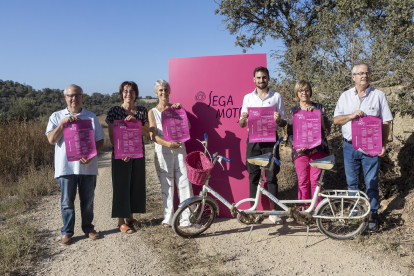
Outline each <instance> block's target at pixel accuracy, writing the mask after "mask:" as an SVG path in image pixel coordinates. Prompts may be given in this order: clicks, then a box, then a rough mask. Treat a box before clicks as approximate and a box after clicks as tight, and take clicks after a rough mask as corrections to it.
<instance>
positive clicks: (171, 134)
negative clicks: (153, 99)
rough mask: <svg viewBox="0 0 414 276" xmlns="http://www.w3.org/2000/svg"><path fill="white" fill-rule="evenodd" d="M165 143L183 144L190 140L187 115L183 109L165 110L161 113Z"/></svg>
mask: <svg viewBox="0 0 414 276" xmlns="http://www.w3.org/2000/svg"><path fill="white" fill-rule="evenodd" d="M161 121H162V132H163V135H164V139H165V141H168V142H180V143H184V142H185V141H187V140H190V130H189V128H188V121H187V114H186V112H185V109H184V108H171V107H170V108H167V109H166V110H164V111H163V112H162V113H161Z"/></svg>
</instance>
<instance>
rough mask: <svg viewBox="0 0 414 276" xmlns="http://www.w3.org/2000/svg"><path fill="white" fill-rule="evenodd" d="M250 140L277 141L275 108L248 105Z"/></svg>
mask: <svg viewBox="0 0 414 276" xmlns="http://www.w3.org/2000/svg"><path fill="white" fill-rule="evenodd" d="M247 111H248V113H249V120H248V127H249V142H250V143H258V142H276V123H275V119H274V113H275V108H274V107H273V106H268V107H248V108H247Z"/></svg>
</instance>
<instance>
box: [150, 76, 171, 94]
mask: <svg viewBox="0 0 414 276" xmlns="http://www.w3.org/2000/svg"><path fill="white" fill-rule="evenodd" d="M160 85H162V86H165V87H168V89H170V91H171V86H170V84H169V83H168V81H166V80H163V79H159V80H156V81H155V84H154V92H157V87H158V86H160Z"/></svg>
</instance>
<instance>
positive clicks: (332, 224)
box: [315, 198, 368, 240]
mask: <svg viewBox="0 0 414 276" xmlns="http://www.w3.org/2000/svg"><path fill="white" fill-rule="evenodd" d="M354 206H355V208H354ZM352 210H353V211H352ZM351 211H352V214H350V212H351ZM367 211H368V206H366V205H365V204H364V203H363V202H362V201H359V202H358V203H357V204H356V199H346V198H345V199H344V200H343V203H342V199H341V198H335V199H332V198H331V199H328V198H326V199H324V200H322V201H321V202H320V203H319V205H318V207H317V209H316V210H315V213H316V214H317V215H323V216H327V217H332V219H325V218H316V225H317V226H318V228H319V230H320V231H321V232H322V233H323V234H325V235H326V236H328V237H329V238H332V239H335V240H347V239H350V238H352V237H353V236H355V235H359V234H361V233H362V232H363V231H364V230H365V228H366V227H367V224H368V216H366V217H364V218H361V219H346V218H343V216H344V215H345V216H348V215H350V216H361V215H363V214H365V213H366V212H367ZM343 214H344V215H343ZM338 216H342V218H335V217H338Z"/></svg>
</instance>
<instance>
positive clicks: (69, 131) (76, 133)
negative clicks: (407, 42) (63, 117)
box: [63, 120, 96, 162]
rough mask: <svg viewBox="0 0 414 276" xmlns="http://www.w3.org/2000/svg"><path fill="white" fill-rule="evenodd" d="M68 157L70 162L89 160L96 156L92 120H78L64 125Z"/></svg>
mask: <svg viewBox="0 0 414 276" xmlns="http://www.w3.org/2000/svg"><path fill="white" fill-rule="evenodd" d="M63 137H64V138H65V147H66V156H67V158H68V161H69V162H71V161H79V160H80V159H82V158H85V159H87V160H89V159H91V158H93V157H94V156H96V145H95V137H94V136H93V127H92V122H91V121H90V120H78V121H75V122H71V123H65V124H63Z"/></svg>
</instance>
